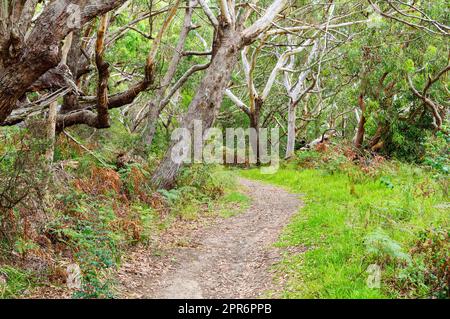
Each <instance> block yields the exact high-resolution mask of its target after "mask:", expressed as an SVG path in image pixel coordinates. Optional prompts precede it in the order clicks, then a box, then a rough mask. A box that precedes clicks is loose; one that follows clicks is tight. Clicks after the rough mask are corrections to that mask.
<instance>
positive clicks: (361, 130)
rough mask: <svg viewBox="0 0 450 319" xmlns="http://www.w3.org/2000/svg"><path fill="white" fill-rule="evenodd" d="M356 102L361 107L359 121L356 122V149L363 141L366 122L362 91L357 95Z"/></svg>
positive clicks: (359, 147)
mask: <svg viewBox="0 0 450 319" xmlns="http://www.w3.org/2000/svg"><path fill="white" fill-rule="evenodd" d="M358 104H359V107H360V108H361V117H360V119H359V123H358V131H357V132H356V137H355V147H356V148H357V149H361V147H362V144H363V142H364V134H365V132H366V130H365V127H364V126H365V124H366V116H365V112H366V103H365V102H364V94H362V93H361V94H360V96H359V99H358Z"/></svg>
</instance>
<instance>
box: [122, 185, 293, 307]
mask: <svg viewBox="0 0 450 319" xmlns="http://www.w3.org/2000/svg"><path fill="white" fill-rule="evenodd" d="M239 183H240V184H241V185H242V186H243V187H244V189H245V190H244V192H245V193H246V194H247V195H248V196H249V197H250V198H251V200H252V203H251V205H250V207H249V208H248V209H247V210H246V211H245V212H243V213H241V214H238V215H236V216H233V217H229V218H219V219H210V220H206V221H205V220H204V221H195V222H192V223H191V224H190V225H189V224H188V225H184V227H183V230H180V229H179V228H177V231H178V232H179V233H177V234H167V236H166V238H164V237H162V238H161V240H159V244H158V245H159V247H158V249H157V252H158V253H150V254H149V251H148V249H147V250H141V251H135V252H134V253H133V254H132V256H131V258H128V260H127V261H126V262H125V263H124V264H123V265H122V267H121V270H120V272H119V274H118V277H119V278H120V282H121V285H120V288H119V296H120V297H123V298H162V299H164V298H257V297H261V296H265V297H267V296H268V295H270V296H271V297H276V296H277V295H278V293H277V292H279V291H280V290H281V289H280V288H281V287H277V286H278V285H280V283H275V282H274V280H273V274H272V269H271V268H272V266H273V265H274V264H275V263H277V262H278V261H279V260H280V259H281V257H282V256H281V255H282V253H281V251H280V249H279V248H276V247H274V243H275V242H277V240H278V238H279V236H280V234H281V231H282V230H283V228H284V227H285V226H286V225H287V224H288V223H289V221H290V219H291V217H292V216H293V215H294V214H295V213H297V212H298V209H299V208H300V207H301V205H302V202H301V200H300V199H299V195H295V194H290V193H289V192H287V191H285V190H284V189H282V188H279V187H275V186H271V185H266V184H262V183H260V182H255V181H250V180H246V179H240V180H239ZM168 237H171V239H169V238H168ZM174 238H175V239H174ZM174 242H176V243H177V244H175V245H174ZM180 243H182V244H180Z"/></svg>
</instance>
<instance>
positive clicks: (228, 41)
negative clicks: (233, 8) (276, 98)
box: [152, 29, 241, 188]
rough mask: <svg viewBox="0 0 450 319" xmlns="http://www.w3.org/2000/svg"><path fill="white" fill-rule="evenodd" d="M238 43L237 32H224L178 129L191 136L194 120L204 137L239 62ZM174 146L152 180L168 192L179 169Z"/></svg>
mask: <svg viewBox="0 0 450 319" xmlns="http://www.w3.org/2000/svg"><path fill="white" fill-rule="evenodd" d="M240 40H241V37H240V34H239V33H238V32H236V31H234V30H230V29H225V30H223V34H222V36H221V38H220V40H218V43H217V52H216V53H215V55H214V57H213V58H212V61H211V65H210V67H209V68H208V70H207V72H206V74H205V76H204V78H203V80H202V82H201V84H200V87H199V89H198V90H197V94H196V95H195V97H194V99H193V100H192V102H191V104H190V106H189V109H188V112H187V113H186V114H185V115H184V117H183V120H182V122H181V125H180V127H183V128H187V129H188V130H189V131H190V132H191V135H193V134H192V132H193V131H194V121H196V120H200V121H201V122H202V128H203V133H204V132H205V130H207V129H208V128H210V127H211V126H212V125H213V124H214V121H215V119H216V117H217V114H218V112H219V109H220V106H221V104H222V100H223V95H224V91H225V88H226V87H227V85H228V82H229V81H230V78H231V73H232V72H233V69H234V67H235V65H236V63H237V61H238V55H239V49H240V47H239V42H240ZM175 144H176V143H175V142H174V143H172V145H171V146H170V147H169V149H168V151H167V153H166V155H165V157H164V159H163V160H162V162H161V164H160V165H159V167H158V168H157V169H156V171H155V173H154V175H153V177H152V183H153V185H154V186H155V187H158V188H170V187H171V186H173V184H174V181H175V177H176V175H177V173H178V171H179V169H180V168H181V165H182V164H181V163H176V162H174V161H173V160H172V149H173V147H174V146H175Z"/></svg>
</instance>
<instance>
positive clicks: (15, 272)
mask: <svg viewBox="0 0 450 319" xmlns="http://www.w3.org/2000/svg"><path fill="white" fill-rule="evenodd" d="M35 282H36V279H35V278H34V277H33V274H32V273H31V272H29V271H25V270H22V269H19V268H14V267H11V266H1V267H0V299H10V298H19V297H20V296H21V295H22V293H23V292H24V291H26V290H27V289H30V288H32V287H33V286H34V285H35Z"/></svg>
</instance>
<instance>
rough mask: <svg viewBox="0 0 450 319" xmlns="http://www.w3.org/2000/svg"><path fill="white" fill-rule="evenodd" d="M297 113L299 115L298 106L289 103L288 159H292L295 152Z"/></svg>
mask: <svg viewBox="0 0 450 319" xmlns="http://www.w3.org/2000/svg"><path fill="white" fill-rule="evenodd" d="M296 113H297V106H296V105H295V104H294V103H293V102H292V101H291V102H290V103H289V109H288V125H287V146H286V158H290V157H292V155H294V151H295V136H296V132H295V131H296V127H295V122H296V120H297V114H296Z"/></svg>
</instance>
